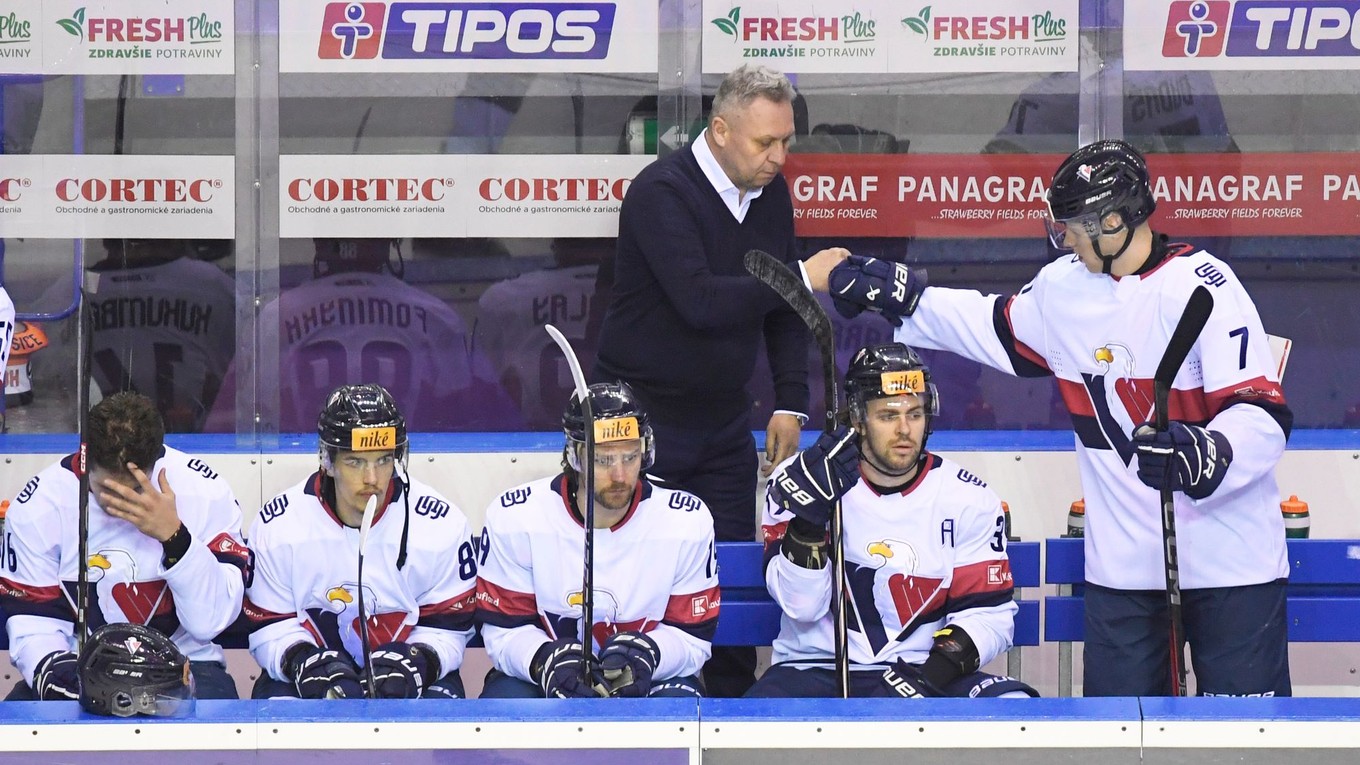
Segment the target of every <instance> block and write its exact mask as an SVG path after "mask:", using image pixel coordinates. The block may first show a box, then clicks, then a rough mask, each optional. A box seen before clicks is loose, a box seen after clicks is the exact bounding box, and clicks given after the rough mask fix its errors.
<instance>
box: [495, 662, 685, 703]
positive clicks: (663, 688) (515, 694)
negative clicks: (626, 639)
mask: <svg viewBox="0 0 1360 765" xmlns="http://www.w3.org/2000/svg"><path fill="white" fill-rule="evenodd" d="M647 695H648V696H649V697H651V698H697V697H699V696H702V695H703V693H701V692H700V690H699V678H698V677H697V676H695V675H690V676H689V677H672V678H671V679H669V680H662V681H659V682H655V683H652V690H651V692H650V693H648V694H647ZM477 698H479V699H541V698H543V690H542V689H541V688H539V687H538V686H537V685H534V684H533V683H526V682H524V681H523V680H520V679H519V678H517V677H511V676H509V675H507V674H505V673H504V672H502V671H500V670H499V669H493V670H491V671H490V672H488V673H486V684H484V685H483V686H482V695H480V696H478V697H477Z"/></svg>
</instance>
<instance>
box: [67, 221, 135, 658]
mask: <svg viewBox="0 0 1360 765" xmlns="http://www.w3.org/2000/svg"><path fill="white" fill-rule="evenodd" d="M82 246H83V245H82ZM81 261H82V262H81V265H80V276H81V285H80V305H79V306H77V307H76V348H77V352H78V353H79V356H78V357H77V358H78V361H77V363H76V430H77V431H78V432H79V433H80V449H79V451H77V452H76V460H75V462H76V478H77V479H78V483H79V488H77V489H76V490H77V491H78V492H79V493H80V498H79V499H78V500H77V508H78V514H79V518H78V520H77V522H76V523H77V525H76V529H77V532H76V533H77V534H78V535H79V536H80V539H79V541H78V543H77V552H78V553H79V555H80V559H79V561H78V562H77V565H76V628H75V632H76V652H77V653H79V652H80V650H81V649H82V648H84V647H85V638H87V637H89V633H90V463H89V445H90V374H91V373H92V370H91V369H90V357H91V351H90V347H91V346H92V345H93V344H94V338H92V337H91V336H90V330H91V326H90V325H91V323H92V322H93V320H94V316H93V315H92V314H91V312H90V295H91V294H92V293H93V292H94V291H95V288H93V287H91V286H90V285H89V284H87V281H86V279H85V266H84V258H82V259H81ZM98 278H99V277H98V276H97V275H92V276H90V277H89V280H90V281H91V282H94V280H97V279H98ZM95 283H97V282H95ZM148 469H150V468H148Z"/></svg>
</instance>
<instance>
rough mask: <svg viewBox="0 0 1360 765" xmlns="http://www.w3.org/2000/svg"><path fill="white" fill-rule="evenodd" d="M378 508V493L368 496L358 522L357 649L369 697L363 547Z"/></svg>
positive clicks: (373, 688)
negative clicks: (361, 652)
mask: <svg viewBox="0 0 1360 765" xmlns="http://www.w3.org/2000/svg"><path fill="white" fill-rule="evenodd" d="M377 510H378V495H376V494H374V495H373V496H371V497H369V498H368V504H367V505H364V517H363V520H361V521H360V522H359V577H358V578H359V584H358V590H359V593H358V596H357V597H358V603H359V650H361V651H363V652H364V679H365V680H367V681H368V694H367V696H368V697H369V698H370V699H376V698H378V685H377V682H376V681H374V679H373V656H372V654H371V653H370V651H369V650H368V616H367V615H366V614H364V548H365V547H366V546H367V545H368V532H369V530H370V529H372V528H373V516H374V515H376V514H377Z"/></svg>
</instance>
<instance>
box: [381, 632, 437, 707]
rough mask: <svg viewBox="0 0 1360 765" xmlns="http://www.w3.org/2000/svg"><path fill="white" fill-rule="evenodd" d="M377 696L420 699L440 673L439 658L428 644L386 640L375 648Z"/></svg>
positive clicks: (382, 697)
mask: <svg viewBox="0 0 1360 765" xmlns="http://www.w3.org/2000/svg"><path fill="white" fill-rule="evenodd" d="M369 661H372V662H373V686H374V688H375V692H374V693H373V698H375V699H418V698H420V697H421V695H422V694H423V693H424V692H425V685H426V684H427V683H428V682H430V681H432V680H433V679H434V678H436V677H438V676H439V658H438V657H437V656H435V655H434V652H433V651H431V650H430V649H428V648H426V647H425V646H420V645H412V644H410V643H401V642H393V643H384V644H382V645H380V646H378V647H377V648H375V649H373V653H372V655H371V656H370V657H369Z"/></svg>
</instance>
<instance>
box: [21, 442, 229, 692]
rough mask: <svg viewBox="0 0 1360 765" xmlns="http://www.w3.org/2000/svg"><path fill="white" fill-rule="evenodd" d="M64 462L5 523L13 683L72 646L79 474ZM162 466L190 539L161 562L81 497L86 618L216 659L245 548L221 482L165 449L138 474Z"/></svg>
mask: <svg viewBox="0 0 1360 765" xmlns="http://www.w3.org/2000/svg"><path fill="white" fill-rule="evenodd" d="M73 460H74V457H66V458H65V459H63V460H61V461H60V462H58V463H55V464H53V465H51V466H50V467H48V468H46V469H45V470H43V471H42V472H41V473H38V475H37V476H36V477H34V478H33V479H31V480H30V481H29V482H28V483H27V484H25V485H24V488H23V490H22V491H20V492H19V494H18V496H17V497H15V500H14V504H13V505H11V506H10V510H9V516H8V517H7V518H6V525H5V535H4V536H5V548H6V549H5V550H4V551H3V552H4V573H3V575H0V604H3V607H4V610H5V613H7V614H9V621H8V623H7V625H6V626H7V628H8V629H9V650H10V658H11V659H12V660H13V661H14V664H15V666H16V667H18V668H19V671H20V672H21V673H23V676H24V679H25V680H26V681H28V682H29V683H32V681H33V670H34V669H35V668H36V666H37V664H38V662H39V661H41V660H42V658H43V657H44V656H46V655H47V654H49V653H52V652H53V651H73V650H75V637H74V622H75V601H76V594H75V593H76V584H77V581H78V580H79V574H78V569H79V557H80V537H79V531H80V530H79V525H80V518H79V511H78V507H77V503H76V497H77V494H78V493H79V491H80V484H79V479H77V478H76V474H75V472H74V471H73V470H72V462H73ZM162 470H164V471H165V476H166V480H167V481H169V483H170V487H171V489H173V490H174V492H175V506H176V508H177V510H178V512H179V517H180V521H181V522H183V523H184V527H185V528H186V529H188V530H189V534H190V535H191V536H192V537H193V542H192V543H191V544H190V546H189V550H188V552H187V553H186V554H185V556H184V557H183V558H181V559H180V560H179V561H178V562H177V563H176V564H175V565H174V566H171V567H170V568H169V569H166V568H162V566H161V556H162V554H163V550H162V548H161V543H160V542H158V541H156V540H155V539H152V538H151V537H149V536H147V535H145V534H143V533H142V532H140V531H138V530H137V528H136V527H135V526H133V525H132V524H131V523H128V522H127V521H125V520H122V519H118V518H113V517H110V516H109V515H107V514H105V513H104V511H103V509H101V508H100V507H99V499H98V495H97V494H96V493H94V492H91V494H90V508H89V511H90V536H89V551H90V555H89V578H90V585H89V608H90V611H89V625H90V629H91V630H94V629H97V628H98V627H101V626H103V625H104V624H106V623H109V622H134V623H136V624H145V625H147V626H149V627H153V628H155V629H158V630H160V631H161V632H164V633H165V634H167V635H169V636H170V637H171V639H173V640H174V641H175V644H176V645H177V646H179V649H180V650H181V651H183V652H184V654H185V655H186V656H188V657H189V658H190V659H191V660H192V661H221V660H222V658H223V654H222V649H221V648H220V647H218V646H217V645H216V644H214V643H213V642H212V640H213V638H215V637H217V635H218V634H219V633H220V632H222V631H223V630H224V629H226V628H227V626H228V625H230V624H231V623H232V622H233V621H234V620H235V619H236V617H237V615H238V614H240V613H241V595H242V593H243V592H244V590H245V587H246V582H247V581H248V580H249V577H250V553H249V552H247V550H246V548H245V546H244V545H243V544H242V542H241V509H240V507H239V506H238V505H237V503H236V499H235V498H234V497H233V496H232V493H231V487H229V486H228V485H227V482H226V481H225V480H224V479H223V478H221V477H220V476H219V475H218V474H217V472H215V471H214V470H213V469H212V468H210V467H209V466H208V465H207V464H205V463H204V462H203V461H202V460H200V459H199V458H197V457H191V456H189V455H187V454H185V453H184V452H181V451H178V450H176V449H171V448H169V447H166V448H165V452H164V453H163V454H162V456H161V458H160V459H158V460H157V461H156V464H155V466H154V467H153V468H152V469H151V470H150V471H148V472H149V476H150V478H151V480H152V481H153V482H155V481H156V480H157V479H156V476H158V475H159V474H160V472H161V471H162Z"/></svg>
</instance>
